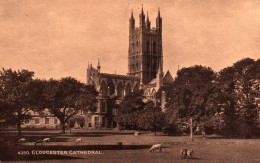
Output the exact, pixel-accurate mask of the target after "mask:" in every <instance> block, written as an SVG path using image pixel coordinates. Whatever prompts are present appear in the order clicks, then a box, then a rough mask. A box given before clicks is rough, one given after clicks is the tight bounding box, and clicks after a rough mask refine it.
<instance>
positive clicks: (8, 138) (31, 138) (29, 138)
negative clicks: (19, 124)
mask: <svg viewBox="0 0 260 163" xmlns="http://www.w3.org/2000/svg"><path fill="white" fill-rule="evenodd" d="M58 136H60V134H57V133H56V134H55V133H24V134H23V135H22V138H25V139H26V142H35V141H37V140H40V139H44V138H50V142H66V141H67V140H68V138H64V137H62V138H61V137H58ZM1 138H2V139H3V140H4V142H10V143H17V140H18V139H20V138H21V137H19V136H18V135H17V134H12V133H6V134H1Z"/></svg>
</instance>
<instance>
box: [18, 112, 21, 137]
mask: <svg viewBox="0 0 260 163" xmlns="http://www.w3.org/2000/svg"><path fill="white" fill-rule="evenodd" d="M17 130H18V136H22V130H21V113H20V112H18V117H17Z"/></svg>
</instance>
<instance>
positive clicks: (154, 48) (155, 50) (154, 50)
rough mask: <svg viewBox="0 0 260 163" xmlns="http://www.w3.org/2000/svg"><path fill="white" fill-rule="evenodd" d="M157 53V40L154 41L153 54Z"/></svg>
mask: <svg viewBox="0 0 260 163" xmlns="http://www.w3.org/2000/svg"><path fill="white" fill-rule="evenodd" d="M156 53H157V47H156V42H154V43H153V54H156Z"/></svg>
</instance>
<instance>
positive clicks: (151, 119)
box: [137, 102, 165, 135]
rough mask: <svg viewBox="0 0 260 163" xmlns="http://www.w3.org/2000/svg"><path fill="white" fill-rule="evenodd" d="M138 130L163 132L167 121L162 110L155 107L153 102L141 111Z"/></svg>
mask: <svg viewBox="0 0 260 163" xmlns="http://www.w3.org/2000/svg"><path fill="white" fill-rule="evenodd" d="M137 123H138V128H140V129H144V130H151V131H154V134H155V135H156V131H161V130H162V128H163V127H164V126H165V119H164V114H163V112H162V109H161V108H160V107H158V106H155V105H154V103H153V102H148V103H147V104H146V106H145V108H144V109H143V110H142V111H141V114H140V116H139V117H138V120H137Z"/></svg>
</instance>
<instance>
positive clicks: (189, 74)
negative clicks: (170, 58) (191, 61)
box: [166, 65, 219, 130]
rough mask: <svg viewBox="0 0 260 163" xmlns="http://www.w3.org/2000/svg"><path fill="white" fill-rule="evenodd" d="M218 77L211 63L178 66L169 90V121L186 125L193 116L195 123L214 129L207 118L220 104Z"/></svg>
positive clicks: (177, 124) (213, 114)
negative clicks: (218, 103)
mask: <svg viewBox="0 0 260 163" xmlns="http://www.w3.org/2000/svg"><path fill="white" fill-rule="evenodd" d="M215 79H216V74H215V72H214V71H213V70H212V69H211V68H208V67H202V66H197V65H196V66H193V67H189V68H183V69H181V70H179V71H178V72H177V77H176V79H175V81H174V83H173V84H172V86H170V87H169V89H170V90H169V91H167V92H168V93H167V92H166V93H167V94H168V95H167V96H168V97H167V100H168V101H167V106H166V108H167V109H166V115H167V119H168V122H170V123H174V124H172V125H175V126H183V125H184V123H187V122H189V121H190V118H192V119H193V124H194V125H202V126H203V128H204V130H205V128H207V129H208V130H209V129H211V128H212V126H210V125H209V124H210V123H208V122H209V120H210V117H212V116H215V114H216V113H218V108H219V107H218V105H217V100H216V99H217V98H218V89H217V87H216V86H215Z"/></svg>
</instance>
